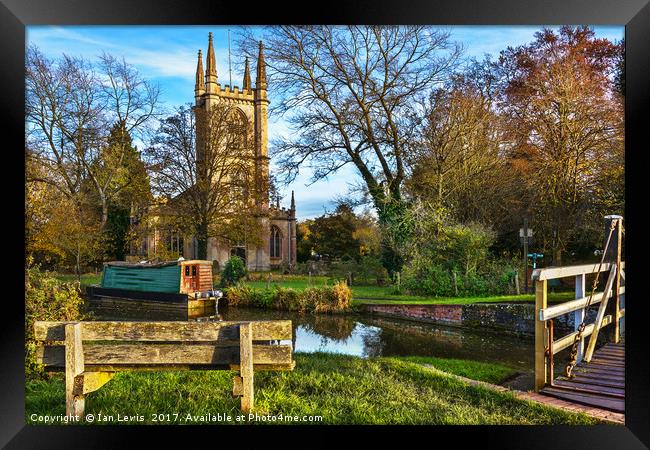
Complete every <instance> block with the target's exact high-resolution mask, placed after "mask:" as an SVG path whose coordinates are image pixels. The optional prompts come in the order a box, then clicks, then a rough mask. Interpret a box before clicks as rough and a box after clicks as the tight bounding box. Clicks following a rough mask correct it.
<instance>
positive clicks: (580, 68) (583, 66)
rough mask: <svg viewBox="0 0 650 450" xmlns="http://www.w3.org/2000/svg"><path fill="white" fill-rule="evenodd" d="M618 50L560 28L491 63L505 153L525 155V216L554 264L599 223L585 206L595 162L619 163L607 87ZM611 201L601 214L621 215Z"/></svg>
mask: <svg viewBox="0 0 650 450" xmlns="http://www.w3.org/2000/svg"><path fill="white" fill-rule="evenodd" d="M620 50H621V49H620V46H617V45H615V44H613V43H611V42H610V41H608V40H606V39H597V38H596V37H595V35H594V31H593V30H592V29H590V28H588V27H576V28H573V27H569V26H563V27H562V28H560V30H559V32H557V33H556V32H554V31H552V30H550V29H544V30H542V31H541V32H538V33H536V34H535V40H534V41H533V42H532V43H531V44H529V45H523V46H519V47H516V48H511V47H509V48H508V49H507V50H505V51H503V52H502V53H501V56H500V59H499V62H500V65H501V68H502V71H503V72H502V73H503V78H504V82H505V86H504V97H503V101H502V103H501V109H502V112H503V113H504V114H505V116H506V119H507V120H508V122H509V123H510V125H511V127H510V136H511V142H512V143H513V145H512V146H511V148H510V150H511V151H512V152H519V154H521V153H522V152H523V153H524V154H526V158H524V159H523V160H526V161H527V164H526V165H527V166H528V167H526V168H525V170H527V171H528V172H529V173H530V178H529V180H530V182H531V183H532V184H533V187H534V195H533V197H532V198H531V210H532V213H533V215H534V221H535V223H536V228H537V231H538V236H540V237H541V238H542V240H543V244H544V246H545V247H546V248H548V249H550V250H551V252H552V257H553V263H554V264H555V265H560V264H561V263H562V255H563V253H564V251H565V250H566V248H567V245H568V244H569V243H570V242H571V240H572V239H573V238H574V235H575V233H576V230H579V229H581V228H582V227H584V224H585V223H591V222H597V223H600V221H601V218H600V217H593V214H592V212H593V208H592V206H593V201H592V200H593V199H594V197H599V196H600V197H602V195H601V194H599V186H600V187H602V186H603V184H602V182H601V179H602V177H603V176H605V173H604V172H603V164H609V165H611V164H613V165H614V166H616V167H619V168H621V167H622V165H623V160H622V157H623V120H622V115H623V108H622V101H621V96H620V94H619V92H618V91H617V89H616V85H615V82H614V81H615V71H616V65H617V64H616V63H617V62H618V56H617V55H618V52H620ZM617 179H618V180H620V181H622V177H620V176H619V177H617ZM610 189H611V188H607V190H610ZM618 189H622V185H621V186H617V187H614V190H618ZM615 203H616V202H614V204H612V210H610V211H609V212H610V213H621V212H622V211H621V210H619V209H618V208H619V207H620V206H621V205H620V203H619V204H618V205H616V204H615Z"/></svg>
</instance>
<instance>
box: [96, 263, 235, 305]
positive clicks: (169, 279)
mask: <svg viewBox="0 0 650 450" xmlns="http://www.w3.org/2000/svg"><path fill="white" fill-rule="evenodd" d="M88 294H89V295H90V296H91V297H99V298H119V299H134V300H142V301H154V302H164V303H180V304H183V303H187V304H188V305H189V306H192V305H194V306H199V305H204V304H205V303H206V302H210V301H212V302H214V301H216V300H217V299H218V298H219V297H221V296H222V294H221V292H220V291H217V290H215V289H214V287H213V285H212V261H204V260H187V261H186V260H183V259H180V260H178V261H167V262H160V263H150V262H146V261H145V262H140V263H128V262H124V261H113V262H108V263H105V264H104V270H103V272H102V281H101V284H100V285H95V286H90V287H89V288H88Z"/></svg>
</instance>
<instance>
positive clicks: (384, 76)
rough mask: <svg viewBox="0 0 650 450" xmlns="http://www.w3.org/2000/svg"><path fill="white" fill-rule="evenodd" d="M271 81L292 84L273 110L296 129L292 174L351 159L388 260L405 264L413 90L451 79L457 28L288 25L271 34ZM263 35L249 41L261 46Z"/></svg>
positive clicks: (277, 150)
mask: <svg viewBox="0 0 650 450" xmlns="http://www.w3.org/2000/svg"><path fill="white" fill-rule="evenodd" d="M264 39H265V42H266V44H267V45H266V48H267V52H266V62H267V75H268V79H269V84H270V85H273V86H274V89H276V90H278V91H280V92H284V93H285V95H283V96H282V98H280V99H279V100H278V102H276V103H275V105H271V106H272V112H276V113H280V114H286V117H287V119H288V121H289V123H290V124H291V125H292V126H293V128H294V129H295V130H296V133H295V134H292V135H291V136H290V137H288V138H287V139H280V140H278V141H277V142H275V143H274V154H275V155H277V157H278V159H277V161H278V165H279V166H280V170H282V171H283V173H284V174H285V175H286V180H291V179H292V178H293V177H294V176H295V175H296V174H297V172H298V170H299V169H300V168H302V167H305V166H306V165H309V166H310V167H311V168H312V169H313V179H314V180H318V179H323V178H326V177H327V176H329V175H330V174H333V173H335V172H337V171H338V170H339V169H340V168H341V167H343V166H345V165H347V164H352V165H353V166H354V167H355V168H356V169H357V172H358V173H359V175H360V176H361V178H362V179H363V182H364V184H365V187H366V188H367V191H368V193H369V195H370V197H371V199H372V202H373V205H374V207H375V209H376V211H377V214H378V217H379V221H380V223H381V225H382V227H383V229H384V232H385V233H384V235H385V239H384V251H383V259H384V265H385V267H387V268H388V269H389V270H391V271H394V270H399V267H400V266H401V264H402V261H401V257H400V256H399V254H398V253H397V252H396V246H399V244H400V242H402V241H403V240H404V239H405V238H406V236H407V234H408V227H407V226H405V224H404V223H403V222H402V221H401V217H402V216H403V212H404V209H405V208H406V200H405V199H404V198H403V192H402V188H403V184H404V180H405V177H406V168H405V161H404V158H405V154H406V153H407V152H408V151H409V142H410V141H411V139H412V134H413V130H412V128H411V127H410V125H409V123H408V121H407V120H406V119H407V118H408V117H410V116H411V115H413V114H417V106H416V104H415V102H414V99H415V98H416V96H417V95H419V94H421V93H422V92H425V91H427V90H428V89H430V88H431V86H432V85H434V84H435V83H436V82H439V81H441V80H444V79H445V78H446V76H447V74H448V71H449V70H450V68H451V67H452V66H453V65H454V63H455V62H456V60H457V57H458V55H459V49H458V48H457V47H456V46H454V45H452V44H451V43H450V40H449V34H448V33H445V32H442V31H440V30H438V29H435V28H432V27H423V26H407V27H401V26H399V27H398V26H346V27H333V26H301V27H298V26H280V27H273V28H272V29H271V30H269V33H267V35H265V37H264ZM253 41H254V39H253V38H252V36H248V37H246V36H245V38H244V39H243V49H244V51H247V52H248V53H250V54H253V53H254V50H253V48H254V42H253Z"/></svg>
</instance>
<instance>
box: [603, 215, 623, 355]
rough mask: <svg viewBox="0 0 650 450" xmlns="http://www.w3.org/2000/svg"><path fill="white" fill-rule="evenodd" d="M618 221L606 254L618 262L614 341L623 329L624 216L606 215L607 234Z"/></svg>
mask: <svg viewBox="0 0 650 450" xmlns="http://www.w3.org/2000/svg"><path fill="white" fill-rule="evenodd" d="M612 222H616V225H615V228H614V233H613V234H612V239H611V242H610V244H609V248H608V251H607V255H606V257H605V258H606V261H607V262H615V263H616V278H615V279H614V292H613V297H614V342H616V343H618V342H619V341H620V340H621V331H620V320H621V315H620V310H621V293H620V286H621V246H622V240H623V216H618V215H611V216H605V229H606V230H607V231H606V232H607V234H606V235H605V239H607V235H608V234H609V229H610V227H611V223H612Z"/></svg>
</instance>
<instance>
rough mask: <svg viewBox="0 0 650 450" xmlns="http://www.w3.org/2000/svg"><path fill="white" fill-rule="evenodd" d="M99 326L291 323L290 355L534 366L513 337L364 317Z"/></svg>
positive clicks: (141, 316)
mask: <svg viewBox="0 0 650 450" xmlns="http://www.w3.org/2000/svg"><path fill="white" fill-rule="evenodd" d="M90 311H91V312H92V313H93V314H94V317H95V318H96V319H98V320H201V321H206V320H234V321H237V320H277V319H289V320H291V321H292V322H293V328H294V337H293V346H294V351H298V352H314V351H324V352H335V353H344V354H349V355H355V356H361V357H375V356H410V355H414V356H437V357H443V358H459V359H473V360H478V361H485V362H496V363H501V364H504V365H507V366H510V367H513V368H516V369H518V370H522V371H531V370H532V369H533V366H534V359H533V354H534V352H533V342H532V340H526V339H521V338H516V337H512V336H501V335H498V334H493V333H489V334H488V333H479V332H475V331H470V330H466V329H460V328H454V327H445V326H438V325H433V324H428V323H418V322H412V321H406V320H399V319H394V318H382V317H376V316H370V315H365V314H346V315H315V314H299V313H296V312H291V311H266V310H260V309H249V308H227V307H220V308H218V311H217V310H216V309H215V308H212V309H206V310H203V311H200V310H197V311H190V312H189V313H188V311H187V309H184V308H177V309H176V310H171V309H169V308H168V309H165V310H159V309H152V308H151V307H147V308H143V307H131V308H128V307H121V308H115V307H112V306H111V307H101V306H97V305H95V306H94V307H93V306H91V307H90Z"/></svg>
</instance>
